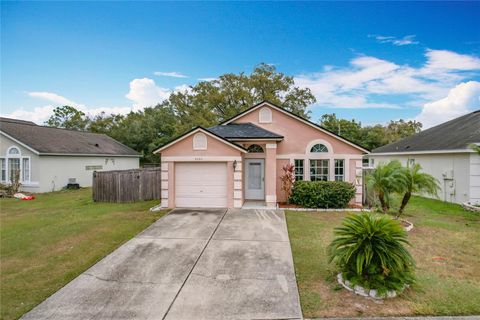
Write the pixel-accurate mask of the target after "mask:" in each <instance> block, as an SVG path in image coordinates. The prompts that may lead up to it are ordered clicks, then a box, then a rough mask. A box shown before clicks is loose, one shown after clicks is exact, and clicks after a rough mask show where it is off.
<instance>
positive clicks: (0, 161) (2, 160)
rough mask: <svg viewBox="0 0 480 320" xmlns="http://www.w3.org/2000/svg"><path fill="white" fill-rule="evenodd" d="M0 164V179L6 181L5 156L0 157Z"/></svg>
mask: <svg viewBox="0 0 480 320" xmlns="http://www.w3.org/2000/svg"><path fill="white" fill-rule="evenodd" d="M0 166H1V170H2V171H1V175H0V178H1V181H2V182H5V181H7V160H6V159H5V158H0Z"/></svg>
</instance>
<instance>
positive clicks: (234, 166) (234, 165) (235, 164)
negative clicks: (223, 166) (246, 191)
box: [233, 160, 237, 171]
mask: <svg viewBox="0 0 480 320" xmlns="http://www.w3.org/2000/svg"><path fill="white" fill-rule="evenodd" d="M236 168H237V160H233V171H235V169H236Z"/></svg>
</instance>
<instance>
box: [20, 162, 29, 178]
mask: <svg viewBox="0 0 480 320" xmlns="http://www.w3.org/2000/svg"><path fill="white" fill-rule="evenodd" d="M22 181H23V182H27V181H30V158H22Z"/></svg>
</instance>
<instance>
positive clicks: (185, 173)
mask: <svg viewBox="0 0 480 320" xmlns="http://www.w3.org/2000/svg"><path fill="white" fill-rule="evenodd" d="M227 190H228V188H227V164H226V163H225V162H177V163H175V206H176V207H179V208H182V207H201V208H209V207H219V208H225V207H227Z"/></svg>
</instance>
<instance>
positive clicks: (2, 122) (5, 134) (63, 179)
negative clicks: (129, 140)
mask: <svg viewBox="0 0 480 320" xmlns="http://www.w3.org/2000/svg"><path fill="white" fill-rule="evenodd" d="M139 158H140V154H139V153H138V152H136V151H135V150H133V149H131V148H129V147H127V146H125V145H123V144H121V143H120V142H118V141H116V140H115V139H113V138H110V137H109V136H107V135H104V134H97V133H90V132H82V131H75V130H66V129H59V128H51V127H45V126H38V125H36V124H35V123H33V122H30V121H22V120H15V119H8V118H0V168H1V171H0V180H1V181H0V182H1V183H7V184H8V183H9V182H10V181H11V176H12V173H13V172H15V171H16V170H20V182H21V184H22V186H21V188H20V189H21V190H23V191H28V192H50V191H56V190H60V189H62V188H63V187H65V186H66V185H67V184H68V183H72V182H75V183H78V184H79V185H80V186H81V187H89V186H91V185H92V175H93V171H105V170H125V169H136V168H138V167H139Z"/></svg>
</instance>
